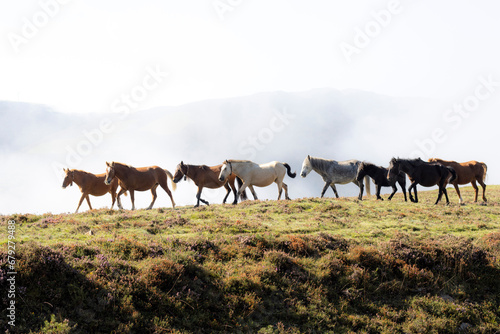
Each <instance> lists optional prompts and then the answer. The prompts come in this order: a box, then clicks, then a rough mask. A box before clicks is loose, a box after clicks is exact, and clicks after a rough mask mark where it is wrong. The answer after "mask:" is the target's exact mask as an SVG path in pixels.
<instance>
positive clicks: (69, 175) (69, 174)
mask: <svg viewBox="0 0 500 334" xmlns="http://www.w3.org/2000/svg"><path fill="white" fill-rule="evenodd" d="M63 171H64V173H65V174H66V175H65V176H64V180H63V184H62V187H63V189H66V187H67V186H72V185H73V179H74V175H73V171H72V170H69V168H66V169H63Z"/></svg>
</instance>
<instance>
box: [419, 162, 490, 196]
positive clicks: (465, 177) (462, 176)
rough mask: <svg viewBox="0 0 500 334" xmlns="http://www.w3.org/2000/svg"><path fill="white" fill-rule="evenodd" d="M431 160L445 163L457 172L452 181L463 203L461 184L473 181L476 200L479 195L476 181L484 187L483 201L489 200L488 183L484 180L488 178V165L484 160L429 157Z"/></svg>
mask: <svg viewBox="0 0 500 334" xmlns="http://www.w3.org/2000/svg"><path fill="white" fill-rule="evenodd" d="M429 161H430V162H437V163H440V164H441V165H445V166H448V167H451V168H453V169H454V170H455V172H457V178H456V179H455V181H453V182H450V183H451V184H453V186H454V187H455V190H456V191H457V195H458V197H459V198H460V200H459V201H460V203H463V202H464V201H463V200H462V195H460V190H459V189H458V185H459V184H467V183H469V182H470V183H472V187H473V188H474V190H475V191H476V197H475V199H474V202H477V195H478V189H477V185H476V181H477V182H479V184H480V185H481V187H483V201H484V202H487V200H486V195H485V193H486V184H484V180H485V179H486V171H487V169H488V167H487V166H486V164H485V163H484V162H478V161H467V162H461V163H459V162H456V161H447V160H441V159H436V158H433V159H429Z"/></svg>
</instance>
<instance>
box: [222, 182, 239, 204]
mask: <svg viewBox="0 0 500 334" xmlns="http://www.w3.org/2000/svg"><path fill="white" fill-rule="evenodd" d="M227 183H229V182H227ZM227 183H226V184H224V188H226V196H225V197H224V200H223V201H222V204H226V200H227V197H228V196H229V194H230V193H231V187H229V185H228V184H227ZM233 187H234V184H233ZM234 195H235V196H236V190H235V191H234Z"/></svg>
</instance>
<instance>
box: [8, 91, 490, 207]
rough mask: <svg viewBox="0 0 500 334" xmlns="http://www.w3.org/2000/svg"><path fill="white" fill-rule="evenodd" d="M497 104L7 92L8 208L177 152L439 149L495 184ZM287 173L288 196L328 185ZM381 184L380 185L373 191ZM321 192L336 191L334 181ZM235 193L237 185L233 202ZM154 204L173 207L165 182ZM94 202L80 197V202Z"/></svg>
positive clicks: (348, 153) (49, 199)
mask: <svg viewBox="0 0 500 334" xmlns="http://www.w3.org/2000/svg"><path fill="white" fill-rule="evenodd" d="M465 96H466V97H467V96H468V95H465ZM459 100H460V99H459ZM497 100H498V99H497ZM496 103H497V101H495V99H491V100H490V101H486V102H484V103H483V104H482V105H481V108H479V107H478V108H477V111H476V112H475V113H472V112H471V113H470V114H469V117H468V118H467V119H466V120H464V121H463V122H461V123H460V124H458V125H457V123H458V121H457V119H456V118H455V119H454V122H453V123H452V122H450V121H447V119H446V117H445V116H450V115H451V113H450V112H449V111H447V110H448V108H447V107H446V106H447V105H452V102H450V103H447V102H443V101H434V100H431V99H424V98H400V97H397V98H395V97H389V96H383V95H377V94H373V93H368V92H363V91H355V90H350V91H338V90H334V89H316V90H312V91H307V92H268V93H260V94H255V95H250V96H243V97H237V98H229V99H214V100H206V101H200V102H196V103H190V104H185V105H181V106H176V107H156V108H152V109H148V110H141V111H137V112H130V113H101V114H96V113H88V114H67V113H62V112H57V111H55V110H53V109H52V108H51V107H49V106H45V105H36V104H27V103H17V102H0V122H1V124H2V125H3V129H4V130H3V131H2V134H1V135H0V161H2V164H1V167H0V173H1V174H0V175H2V177H1V181H0V189H2V190H1V193H0V213H1V214H13V213H39V214H40V213H47V212H51V213H63V212H73V211H74V210H75V209H76V206H77V203H78V200H79V198H80V196H81V193H80V191H79V189H78V187H77V186H76V185H75V186H73V187H68V188H67V189H64V190H63V189H62V188H61V185H62V179H63V178H62V177H63V172H62V169H63V168H72V169H73V168H74V169H81V170H85V171H88V172H91V173H95V174H98V173H104V172H105V170H106V165H105V163H106V162H107V161H109V162H111V161H118V162H122V163H126V164H130V165H132V166H135V167H143V166H150V165H158V166H160V167H162V168H165V169H168V170H169V171H170V172H172V173H173V172H174V170H175V167H176V166H177V164H178V163H180V162H181V161H183V162H184V163H187V164H197V165H198V164H206V165H217V164H220V163H222V162H223V161H224V160H226V159H246V160H252V161H254V162H257V163H265V162H269V161H273V160H278V161H281V162H287V163H288V164H290V166H291V167H292V170H293V171H295V172H297V173H299V172H300V169H301V165H302V161H303V160H304V158H305V157H306V156H307V155H311V156H316V157H323V158H327V159H335V160H347V159H358V160H364V161H369V162H372V163H375V164H378V165H382V166H387V165H388V162H389V160H390V159H391V158H392V157H393V156H399V157H410V156H420V157H421V158H422V159H428V158H429V157H434V156H435V157H441V158H443V159H449V160H457V161H468V160H479V161H484V162H485V163H486V164H487V165H488V179H487V184H495V183H498V182H499V179H498V176H497V175H498V166H499V164H498V162H499V157H498V154H496V153H495V151H494V150H491V149H490V147H489V145H488V143H489V142H491V140H492V136H491V135H490V136H489V135H488V134H493V133H494V129H493V126H494V125H492V124H491V123H490V124H488V123H487V122H485V121H484V120H486V119H488V118H489V117H493V115H494V114H493V110H494V107H495V106H496ZM456 116H458V114H457V115H456ZM436 129H438V130H436ZM284 182H285V183H287V184H288V186H289V193H290V197H291V198H303V197H317V196H319V195H320V193H321V189H322V187H323V185H324V183H323V181H322V179H321V178H320V176H319V175H318V174H316V173H314V172H311V174H309V175H308V176H307V178H305V179H303V178H301V177H300V176H297V177H296V178H295V179H291V178H289V177H288V176H286V177H285V180H284ZM169 186H170V184H169ZM374 189H375V188H374V186H373V185H372V193H374V191H375V190H374ZM419 189H420V190H423V189H422V188H419ZM337 190H338V192H339V195H340V196H355V195H357V193H358V191H359V190H358V188H357V187H356V186H355V185H353V184H350V185H339V186H337ZM388 191H389V188H386V191H385V193H387V192H388ZM256 192H257V194H258V196H259V199H262V200H266V199H272V200H274V199H276V198H277V194H278V191H277V186H275V185H274V184H273V185H271V186H269V187H266V188H256ZM195 194H196V186H195V185H194V183H193V182H189V181H181V182H179V183H178V184H177V191H175V192H174V193H173V196H174V199H175V201H176V203H177V205H178V206H184V205H193V204H195ZM224 194H225V190H224V189H223V188H221V189H218V190H210V189H205V190H204V191H203V194H202V198H204V199H207V200H208V201H209V202H210V203H211V204H219V203H221V202H222V199H223V197H224ZM249 195H250V194H249ZM325 196H327V197H334V194H333V192H332V191H331V190H328V191H327V193H326V195H325ZM454 196H455V195H454V194H453V195H452V199H451V200H452V201H454V200H455V198H454ZM232 199H233V195H232V194H231V195H230V197H229V198H228V201H229V202H231V201H232ZM150 201H151V193H150V192H149V191H147V192H136V200H135V204H136V207H137V208H145V207H147V206H148V205H149V203H150ZM91 203H92V205H93V208H103V207H109V206H110V204H111V196H110V195H105V196H102V197H93V196H91ZM122 203H123V205H124V207H125V208H126V209H130V208H131V203H130V198H129V197H123V196H122ZM154 207H155V208H159V207H167V208H170V207H171V203H170V199H169V198H168V196H167V194H166V193H165V192H164V191H163V190H162V189H159V190H158V199H157V201H156V203H155V205H154ZM115 208H116V206H115ZM86 210H88V206H87V204H86V202H84V203H83V204H82V206H81V208H80V212H81V211H86Z"/></svg>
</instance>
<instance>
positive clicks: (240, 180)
mask: <svg viewBox="0 0 500 334" xmlns="http://www.w3.org/2000/svg"><path fill="white" fill-rule="evenodd" d="M236 182H238V190H239V189H240V188H241V186H242V185H243V180H242V179H240V178H239V177H238V176H236ZM240 199H241V200H242V201H246V200H247V199H248V197H247V191H246V189H245V190H243V192H242V193H241V194H240Z"/></svg>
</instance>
